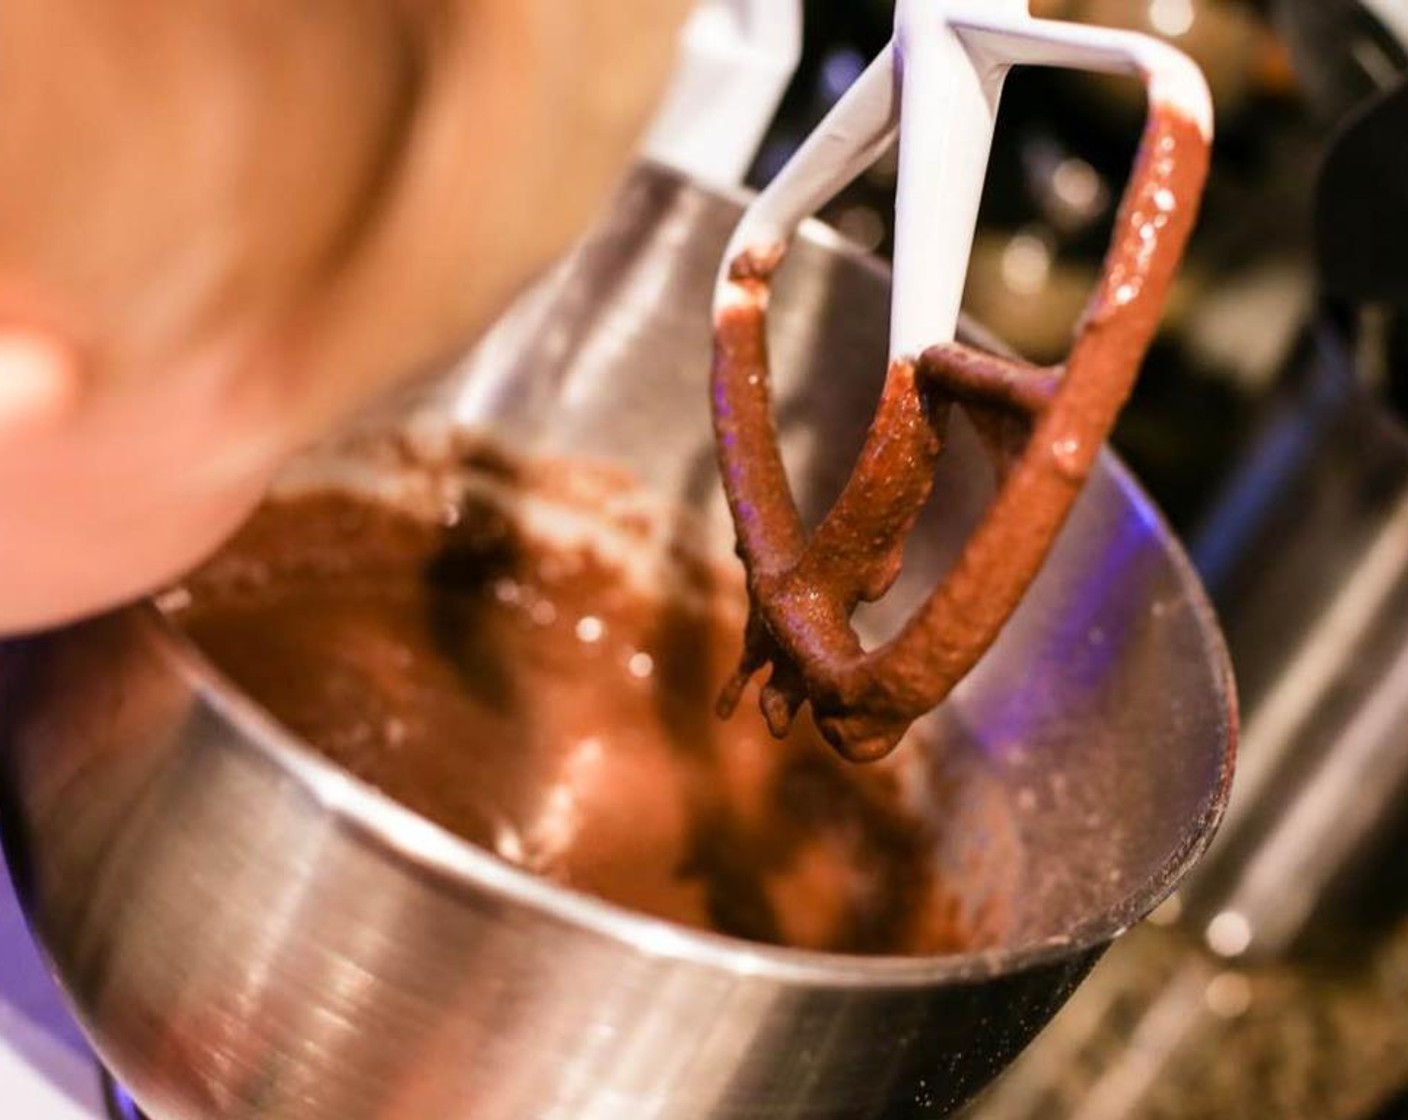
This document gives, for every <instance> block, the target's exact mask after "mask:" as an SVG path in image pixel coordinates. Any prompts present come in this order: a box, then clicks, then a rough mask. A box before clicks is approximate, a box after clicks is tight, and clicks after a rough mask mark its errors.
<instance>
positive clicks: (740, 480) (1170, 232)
mask: <svg viewBox="0 0 1408 1120" xmlns="http://www.w3.org/2000/svg"><path fill="white" fill-rule="evenodd" d="M1208 160H1209V150H1208V138H1207V137H1206V136H1205V135H1204V134H1203V132H1202V131H1201V130H1200V128H1199V127H1198V125H1197V124H1195V123H1194V122H1192V121H1189V120H1187V119H1186V118H1184V117H1183V116H1181V115H1180V114H1178V113H1176V112H1174V111H1171V110H1169V109H1168V108H1165V107H1160V106H1157V105H1156V106H1154V107H1153V110H1152V111H1151V114H1150V118H1149V123H1148V125H1147V127H1146V129H1145V133H1144V137H1143V139H1142V141H1141V146H1140V151H1139V156H1138V161H1137V164H1136V167H1135V171H1134V175H1133V178H1132V179H1131V182H1130V186H1129V188H1128V190H1127V191H1126V194H1125V198H1124V202H1123V205H1122V207H1121V210H1120V215H1119V218H1118V220H1117V223H1116V229H1115V238H1114V242H1113V244H1112V246H1111V249H1110V253H1109V256H1108V258H1107V259H1106V263H1105V269H1104V273H1103V275H1102V277H1101V282H1100V285H1099V288H1098V289H1097V291H1096V293H1095V297H1094V300H1093V302H1092V304H1091V306H1090V308H1089V309H1088V311H1087V312H1086V316H1085V318H1084V320H1083V322H1082V324H1081V326H1080V330H1079V332H1078V337H1077V339H1076V342H1075V346H1074V348H1073V349H1072V351H1071V354H1070V357H1069V359H1068V361H1067V362H1066V363H1065V365H1064V366H1063V367H1059V368H1054V369H1037V368H1034V367H1031V366H1026V365H1023V364H1021V363H1018V362H1012V361H1008V360H1005V359H1002V358H998V357H995V356H993V355H990V354H985V353H981V352H977V351H973V350H971V349H968V348H966V347H963V346H960V345H956V344H955V345H944V346H936V347H933V348H932V349H929V350H926V351H925V352H924V353H922V354H919V355H916V356H914V357H913V358H907V359H902V360H899V361H896V362H895V363H894V364H893V365H892V366H891V368H890V370H889V374H888V378H887V380H886V384H885V388H884V392H883V395H882V397H881V400H880V405H879V409H878V411H877V413H876V416H875V420H874V422H873V424H872V427H871V430H870V434H869V436H868V438H867V441H866V443H865V446H864V448H863V450H862V452H861V456H860V460H859V462H858V464H857V465H856V468H855V471H854V473H853V474H852V476H851V478H850V481H849V482H848V484H847V486H846V488H845V490H844V492H843V493H842V495H841V497H840V498H839V500H838V501H837V502H836V504H835V506H834V507H833V508H832V510H831V512H830V513H829V514H828V515H827V517H826V518H825V520H824V521H823V522H822V524H821V525H820V526H819V527H818V528H817V529H816V530H815V531H814V532H812V533H811V534H808V533H807V532H806V531H805V529H804V527H803V525H802V523H801V519H800V516H799V514H798V512H797V507H796V505H795V503H794V501H793V498H792V494H791V490H790V487H789V486H788V482H787V478H786V474H785V472H784V469H783V464H782V458H781V455H780V454H779V451H778V447H777V440H776V433H775V431H774V429H773V424H772V415H771V394H770V390H769V379H768V353H767V323H766V319H767V305H768V298H769V294H770V287H771V280H772V275H773V272H774V271H775V270H776V268H777V266H778V265H779V263H780V262H781V259H782V256H783V252H784V247H783V246H779V245H766V246H757V247H755V248H754V249H751V250H749V251H747V252H745V253H744V254H742V255H741V256H740V257H739V258H738V259H736V260H735V261H733V262H732V264H731V266H730V270H729V295H730V297H731V298H730V300H729V301H728V303H727V305H726V306H725V309H724V310H723V311H722V312H721V313H720V315H719V317H718V319H717V322H716V324H715V356H714V369H713V405H714V425H715V431H716V433H717V437H718V451H719V462H720V466H721V468H722V471H723V477H724V486H725V489H726V491H727V493H728V498H729V505H730V508H731V510H732V512H733V517H734V523H735V525H736V527H737V531H738V551H739V555H740V556H741V557H742V559H743V562H744V565H745V567H746V569H747V573H748V590H749V595H750V599H751V611H750V615H749V619H748V623H747V627H746V639H745V648H744V654H743V658H742V660H741V662H740V665H739V668H738V671H737V673H736V674H735V675H734V677H733V679H732V681H731V682H730V683H729V685H728V686H727V688H726V689H725V690H724V692H723V693H722V696H721V699H720V709H721V712H722V713H723V714H724V715H729V714H731V713H732V712H733V711H734V709H735V708H736V707H737V705H738V701H739V699H740V696H741V694H742V691H743V688H744V685H745V684H746V683H747V682H748V680H749V679H750V678H752V677H753V676H754V675H755V674H756V673H758V672H759V671H761V670H762V669H763V668H764V667H765V666H767V665H768V664H769V663H771V665H772V674H771V676H770V678H769V679H768V682H767V684H766V686H765V687H764V688H763V690H762V694H761V701H760V702H761V705H762V709H763V711H764V713H765V715H766V717H767V721H768V723H769V725H770V726H771V728H772V730H773V733H774V734H776V735H779V736H781V735H783V734H785V733H786V731H787V729H788V728H789V727H790V726H791V724H792V720H793V718H794V717H795V715H796V713H797V711H798V709H799V708H800V707H801V706H802V705H803V704H804V703H807V702H810V704H811V707H812V713H813V715H814V717H815V719H816V723H817V725H818V727H819V728H820V729H821V732H822V734H823V735H824V736H825V737H826V738H827V739H828V740H829V741H830V742H831V743H832V744H833V745H834V746H835V747H836V748H837V749H838V750H839V751H840V752H841V753H842V754H844V755H845V756H846V757H848V758H850V759H854V760H857V761H870V760H874V759H877V758H880V757H882V756H884V755H885V754H887V753H888V752H889V751H890V750H892V749H893V748H894V746H895V744H896V743H897V742H898V741H899V739H900V737H901V735H903V733H904V731H905V729H906V728H907V727H908V726H909V725H910V724H911V723H912V722H913V721H914V720H915V719H917V718H918V717H919V716H921V715H923V714H924V713H925V712H927V711H929V710H930V709H932V708H933V707H934V706H935V705H937V704H938V703H939V702H940V701H941V700H943V698H944V697H945V696H947V695H948V693H949V692H950V691H951V690H952V689H953V687H954V686H955V685H956V684H957V683H958V682H959V680H961V679H962V678H963V676H964V675H965V674H966V673H967V672H968V671H969V670H970V669H971V668H972V667H973V666H974V665H975V664H976V663H977V661H978V659H979V658H980V657H981V656H982V655H983V653H984V652H985V651H986V650H987V649H988V647H989V646H990V645H991V644H992V643H993V642H994V641H995V640H996V638H997V636H998V633H999V632H1000V631H1001V629H1002V627H1003V625H1004V624H1005V623H1006V622H1007V620H1008V618H1010V617H1011V615H1012V613H1013V611H1015V610H1016V608H1017V604H1018V603H1019V602H1020V601H1021V598H1022V596H1023V595H1024V594H1025V592H1026V589H1027V587H1028V586H1029V585H1030V584H1031V581H1032V580H1033V579H1034V578H1035V576H1036V574H1037V572H1038V570H1039V569H1040V567H1041V565H1042V563H1043V562H1044V561H1045V559H1046V556H1047V554H1048V552H1049V551H1050V549H1051V546H1052V544H1053V542H1054V541H1055V538H1056V534H1057V533H1058V532H1059V530H1060V528H1061V526H1062V524H1064V522H1065V520H1066V517H1067V515H1068V514H1069V512H1070V510H1071V507H1072V505H1073V504H1074V502H1075V500H1076V497H1077V496H1078V494H1079V492H1080V489H1081V485H1082V484H1083V482H1084V480H1085V478H1086V476H1087V474H1088V473H1089V471H1090V469H1091V467H1092V465H1093V464H1094V462H1095V458H1096V456H1097V454H1098V453H1099V450H1100V447H1101V446H1102V445H1103V443H1104V442H1105V439H1106V437H1107V436H1108V434H1109V432H1110V429H1111V427H1112V426H1113V425H1114V422H1115V418H1116V417H1117V415H1118V413H1119V410H1120V408H1121V407H1122V406H1123V404H1124V402H1125V400H1126V399H1127V397H1128V395H1129V392H1130V389H1131V388H1132V386H1133V383H1134V379H1135V377H1136V375H1137V373H1138V370H1139V366H1140V364H1141V362H1142V361H1143V359H1144V355H1145V353H1146V351H1147V350H1148V347H1149V344H1150V342H1151V341H1152V339H1153V337H1154V332H1155V329H1156V327H1157V325H1158V320H1159V316H1160V314H1161V312H1162V310H1163V306H1164V302H1165V300H1166V298H1167V296H1168V291H1169V287H1170V285H1171V283H1172V280H1173V276H1174V272H1175V270H1176V268H1177V266H1178V262H1179V260H1180V259H1181V257H1182V254H1183V249H1184V247H1185V245H1186V243H1187V240H1188V236H1189V234H1190V232H1191V230H1192V227H1193V222H1194V218H1195V215H1196V211H1197V208H1198V202H1199V200H1200V198H1201V193H1202V187H1203V183H1204V181H1205V179H1206V177H1207V169H1208ZM954 405H959V406H961V407H963V408H964V409H965V410H966V411H967V412H968V414H969V416H970V417H971V418H972V420H973V422H974V425H975V426H976V428H977V429H978V432H979V434H980V435H981V436H982V437H983V439H984V441H985V443H986V444H987V446H988V449H989V451H990V453H991V455H992V458H993V460H994V463H995V466H996V470H997V473H998V479H999V483H1000V485H999V490H998V493H997V496H996V497H995V498H994V500H993V504H992V506H991V508H990V509H989V510H988V512H987V514H986V516H985V518H984V520H983V521H982V523H981V524H980V525H979V526H978V528H977V529H976V531H975V532H974V533H973V535H972V536H971V537H970V538H969V540H968V542H967V544H966V546H965V548H964V550H963V552H962V554H961V556H960V558H959V560H958V562H957V564H956V566H955V567H954V569H953V570H952V571H951V572H949V573H948V575H947V576H946V577H945V578H944V580H943V581H942V582H941V583H940V584H939V586H938V587H937V588H936V589H935V591H934V592H933V593H932V594H931V596H930V597H929V599H928V600H927V601H926V602H925V603H924V605H923V606H922V607H921V608H920V609H919V611H918V612H917V613H916V614H915V615H914V617H913V618H911V619H910V621H909V622H908V623H907V625H906V626H905V627H904V629H903V630H902V631H901V633H900V634H899V635H898V637H896V638H895V639H894V640H893V641H892V642H890V643H889V644H888V645H885V646H883V647H881V648H879V649H875V650H871V651H867V650H864V649H863V648H862V647H861V644H860V640H859V638H858V637H857V636H856V634H855V631H854V630H853V629H852V627H851V622H850V620H851V615H852V613H853V612H854V610H855V608H856V607H857V605H858V604H859V603H861V602H870V601H874V600H876V599H878V598H880V597H881V596H883V595H884V594H885V593H886V591H888V590H889V588H890V586H891V584H892V583H893V582H894V580H895V578H896V576H897V575H898V573H899V569H900V560H901V554H902V551H903V548H904V541H905V538H906V536H907V535H908V534H909V532H910V530H911V529H912V528H913V526H914V522H915V519H916V518H917V517H918V515H919V512H920V509H921V507H922V506H923V504H924V502H925V501H926V500H927V498H928V497H929V491H930V488H931V485H932V478H933V471H934V466H935V463H936V461H937V459H938V456H939V455H940V454H941V453H942V452H943V448H944V436H945V429H946V425H947V423H948V419H949V415H950V413H951V411H952V409H953V407H954Z"/></svg>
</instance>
